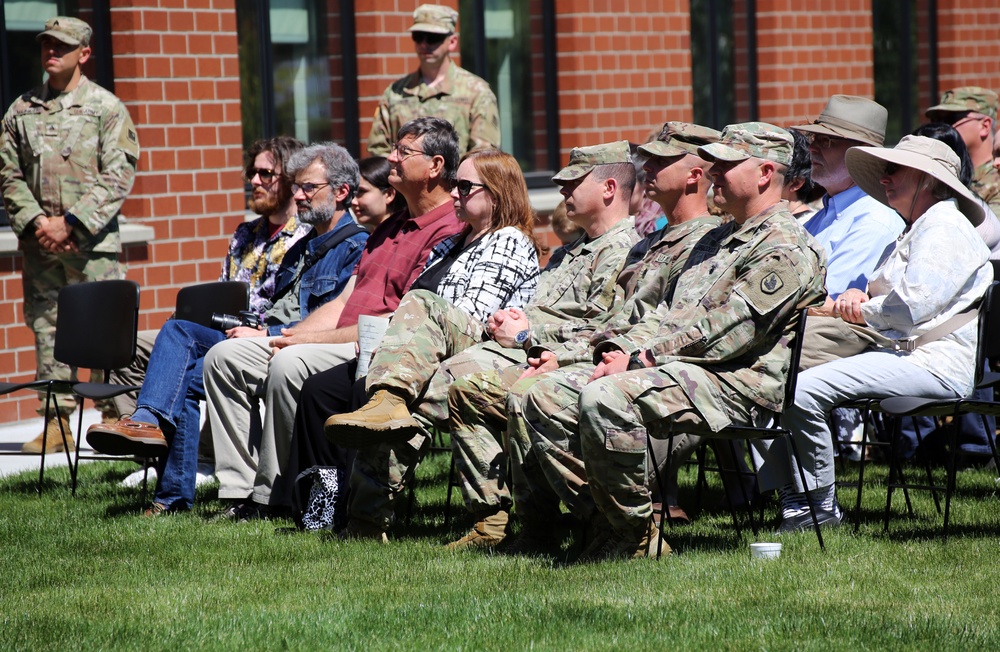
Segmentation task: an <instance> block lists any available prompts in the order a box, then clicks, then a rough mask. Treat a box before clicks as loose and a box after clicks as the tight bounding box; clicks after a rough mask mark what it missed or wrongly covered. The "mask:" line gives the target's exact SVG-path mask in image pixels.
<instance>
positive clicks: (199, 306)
mask: <svg viewBox="0 0 1000 652" xmlns="http://www.w3.org/2000/svg"><path fill="white" fill-rule="evenodd" d="M249 302H250V287H249V286H248V285H247V284H246V283H244V282H242V281H212V282H210V283H199V284H197V285H189V286H187V287H185V288H182V289H181V291H180V292H178V293H177V307H176V308H175V310H174V318H175V319H183V320H185V321H190V322H194V323H196V324H200V325H202V326H206V327H208V328H211V327H212V314H213V313H222V314H229V315H235V314H237V313H239V312H240V311H241V310H246V309H247V306H248V305H249Z"/></svg>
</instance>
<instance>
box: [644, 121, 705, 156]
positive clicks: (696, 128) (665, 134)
mask: <svg viewBox="0 0 1000 652" xmlns="http://www.w3.org/2000/svg"><path fill="white" fill-rule="evenodd" d="M721 137H722V134H721V133H720V132H718V131H716V130H715V129H709V128H708V127H702V126H701V125H696V124H691V123H690V122H668V123H666V124H665V125H663V129H661V130H660V135H659V136H657V137H656V140H654V141H652V142H648V143H646V144H644V145H639V151H640V152H642V153H643V154H646V155H649V156H664V157H667V156H682V155H684V154H694V155H695V156H700V154H699V153H698V148H699V147H701V146H702V145H711V144H712V143H717V142H719V138H721Z"/></svg>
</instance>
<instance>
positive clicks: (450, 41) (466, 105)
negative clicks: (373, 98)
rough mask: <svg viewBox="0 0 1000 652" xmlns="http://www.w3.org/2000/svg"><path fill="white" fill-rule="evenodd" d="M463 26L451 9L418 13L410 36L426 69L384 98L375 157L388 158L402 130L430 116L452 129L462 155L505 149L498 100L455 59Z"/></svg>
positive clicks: (373, 143) (373, 137) (374, 137)
mask: <svg viewBox="0 0 1000 652" xmlns="http://www.w3.org/2000/svg"><path fill="white" fill-rule="evenodd" d="M457 25H458V12H457V11H455V10H454V9H452V8H451V7H445V6H442V5H432V4H424V5H420V6H419V7H417V8H416V10H415V11H414V12H413V26H412V27H410V37H411V38H412V39H413V48H414V50H415V51H416V53H417V58H418V59H419V61H420V66H419V68H418V69H417V70H416V71H415V72H412V73H410V74H409V75H406V76H405V77H403V78H402V79H399V80H397V81H395V82H393V83H392V84H391V85H390V86H389V88H387V89H386V90H385V93H383V94H382V98H381V99H380V100H379V103H378V107H377V108H376V109H375V116H374V118H372V129H371V133H370V134H369V135H368V153H369V154H371V155H378V156H388V155H389V151H390V150H391V149H392V146H393V145H394V144H395V138H396V132H397V131H399V128H400V127H402V126H403V125H404V124H406V123H407V122H410V121H411V120H415V119H416V118H426V117H434V118H441V119H442V120H447V121H448V122H450V123H451V124H452V126H453V127H454V128H455V131H456V132H457V133H458V153H459V156H463V155H465V153H466V152H470V151H474V150H478V149H488V148H499V147H500V117H499V110H498V108H497V98H496V95H494V94H493V91H492V90H490V85H489V84H488V83H487V82H486V81H484V80H483V79H480V78H479V77H477V76H476V75H473V74H472V73H471V72H469V71H467V70H465V69H464V68H460V67H459V66H458V64H456V63H455V62H454V61H452V60H451V55H452V53H454V52H457V51H458V32H457V31H456V29H457Z"/></svg>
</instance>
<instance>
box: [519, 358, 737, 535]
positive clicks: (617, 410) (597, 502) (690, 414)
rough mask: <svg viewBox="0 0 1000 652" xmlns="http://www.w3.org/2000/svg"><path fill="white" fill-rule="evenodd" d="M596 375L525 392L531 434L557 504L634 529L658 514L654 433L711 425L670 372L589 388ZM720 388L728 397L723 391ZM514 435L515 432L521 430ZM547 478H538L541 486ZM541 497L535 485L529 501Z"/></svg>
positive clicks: (561, 376) (560, 375) (554, 380)
mask: <svg viewBox="0 0 1000 652" xmlns="http://www.w3.org/2000/svg"><path fill="white" fill-rule="evenodd" d="M679 366H683V365H680V363H674V364H672V365H668V367H670V368H672V369H673V371H677V368H678V367H679ZM592 372H593V367H591V366H586V367H584V368H577V369H572V368H567V370H565V371H564V370H560V371H559V372H556V373H553V374H547V375H546V376H543V377H542V380H540V381H539V382H537V383H535V384H534V386H533V387H531V388H530V389H529V390H528V391H527V392H525V394H524V397H523V399H522V407H521V415H522V416H521V420H522V421H523V427H524V429H525V433H524V434H526V435H527V437H528V439H529V441H530V453H531V454H532V455H534V457H535V460H537V465H538V467H539V468H540V471H541V474H542V476H544V480H545V481H546V482H547V483H548V486H549V492H550V493H551V494H552V496H553V498H550V501H551V500H553V499H555V498H558V499H559V500H562V501H563V502H564V503H565V504H566V505H567V507H569V509H570V510H571V511H572V512H573V513H574V514H576V515H577V516H579V517H580V518H585V519H587V518H590V516H591V515H592V513H593V509H594V507H595V506H596V508H597V509H599V510H600V511H601V512H602V513H603V514H604V516H606V517H607V519H608V521H609V522H610V523H611V525H612V527H614V528H615V529H619V530H628V529H633V528H636V527H639V526H641V525H642V524H643V523H644V522H645V521H646V520H647V519H648V518H649V517H650V515H651V513H652V505H651V501H650V492H649V489H648V482H649V468H648V463H647V455H646V441H647V427H648V428H649V429H650V430H651V431H652V434H653V436H654V437H655V438H659V439H662V438H665V437H667V435H668V434H669V432H670V428H671V427H673V429H674V430H675V431H677V432H687V433H707V426H706V424H705V419H704V417H703V415H702V414H701V413H700V412H699V410H698V409H696V408H695V407H694V406H693V404H692V400H691V398H689V396H688V394H687V393H686V391H685V389H684V388H682V387H681V386H680V385H679V384H678V383H677V382H676V381H675V380H674V379H673V378H672V377H671V375H668V374H667V373H664V371H663V368H655V369H646V370H639V371H626V372H623V373H620V374H615V375H614V376H609V377H605V378H600V379H598V380H596V381H594V382H589V383H588V380H589V378H590V375H591V374H592ZM689 389H690V388H689ZM713 390H714V392H715V393H717V394H725V393H726V392H725V390H724V389H723V390H722V391H721V392H720V391H719V388H718V387H716V388H713ZM693 391H696V392H698V391H701V390H698V389H694V390H693ZM723 402H724V404H725V409H726V412H727V414H729V415H730V416H731V417H739V415H738V413H739V411H740V410H741V409H742V410H743V412H744V413H746V410H745V408H743V407H742V402H741V401H739V400H738V398H737V397H731V398H730V397H723ZM747 418H749V417H747ZM510 431H511V432H514V428H513V424H512V427H511V429H510ZM522 436H523V435H522ZM512 445H513V444H512ZM522 445H523V443H522ZM512 458H513V454H512ZM528 479H529V481H531V478H528ZM539 480H540V478H539V477H538V476H537V474H536V477H535V479H534V483H535V484H536V485H537V484H538V482H539ZM516 484H517V479H516V478H515V493H514V502H515V506H516V508H517V509H518V510H520V509H521V508H520V502H519V494H520V491H519V488H518V487H517V486H516ZM539 493H540V490H539V488H538V487H532V491H531V493H529V494H528V496H527V498H528V499H529V500H532V501H534V502H539V501H538V498H537V494H539Z"/></svg>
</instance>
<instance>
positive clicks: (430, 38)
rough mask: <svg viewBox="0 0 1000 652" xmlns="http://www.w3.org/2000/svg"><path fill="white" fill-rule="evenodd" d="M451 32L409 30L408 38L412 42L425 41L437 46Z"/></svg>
mask: <svg viewBox="0 0 1000 652" xmlns="http://www.w3.org/2000/svg"><path fill="white" fill-rule="evenodd" d="M449 36H451V34H433V33H431V32H410V38H412V39H413V42H414V43H426V44H427V45H434V46H438V45H441V44H442V43H444V40H445V39H446V38H448V37H449Z"/></svg>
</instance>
